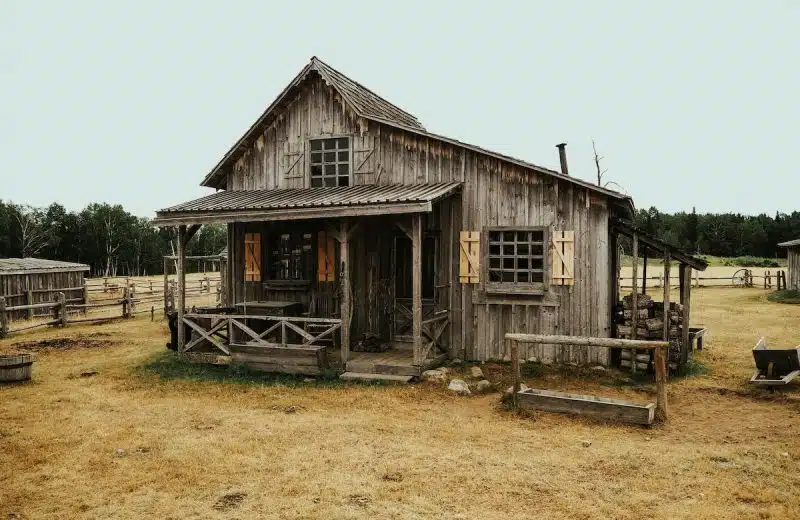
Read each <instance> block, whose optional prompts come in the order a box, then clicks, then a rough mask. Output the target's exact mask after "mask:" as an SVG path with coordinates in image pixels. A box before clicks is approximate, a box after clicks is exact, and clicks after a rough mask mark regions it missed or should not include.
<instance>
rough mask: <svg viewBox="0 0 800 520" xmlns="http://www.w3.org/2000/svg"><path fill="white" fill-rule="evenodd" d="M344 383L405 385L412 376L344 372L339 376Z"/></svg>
mask: <svg viewBox="0 0 800 520" xmlns="http://www.w3.org/2000/svg"><path fill="white" fill-rule="evenodd" d="M339 379H344V380H345V381H383V382H384V383H392V384H400V385H407V384H408V383H410V382H411V380H412V379H414V377H413V376H397V375H392V374H368V373H364V372H345V373H344V374H342V375H340V376H339Z"/></svg>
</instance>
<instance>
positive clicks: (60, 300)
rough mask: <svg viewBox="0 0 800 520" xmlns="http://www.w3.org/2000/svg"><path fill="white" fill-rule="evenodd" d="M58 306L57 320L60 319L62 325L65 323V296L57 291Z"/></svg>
mask: <svg viewBox="0 0 800 520" xmlns="http://www.w3.org/2000/svg"><path fill="white" fill-rule="evenodd" d="M58 308H59V311H60V313H59V315H58V317H59V320H60V321H61V323H60V325H61V326H62V327H64V326H66V325H67V319H68V318H67V296H66V295H65V294H64V293H63V292H60V293H58Z"/></svg>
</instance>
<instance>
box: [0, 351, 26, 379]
mask: <svg viewBox="0 0 800 520" xmlns="http://www.w3.org/2000/svg"><path fill="white" fill-rule="evenodd" d="M32 367H33V355H32V354H10V355H5V356H0V382H2V383H14V382H19V381H27V380H29V379H30V378H31V368H32Z"/></svg>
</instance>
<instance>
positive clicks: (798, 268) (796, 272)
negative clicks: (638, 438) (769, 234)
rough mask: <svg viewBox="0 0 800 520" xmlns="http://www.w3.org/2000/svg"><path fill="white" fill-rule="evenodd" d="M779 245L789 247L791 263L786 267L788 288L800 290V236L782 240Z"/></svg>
mask: <svg viewBox="0 0 800 520" xmlns="http://www.w3.org/2000/svg"><path fill="white" fill-rule="evenodd" d="M778 246H779V247H785V248H787V249H788V253H787V258H788V260H789V265H788V266H787V268H786V288H787V289H791V290H795V291H800V238H798V239H796V240H790V241H788V242H781V243H780V244H778Z"/></svg>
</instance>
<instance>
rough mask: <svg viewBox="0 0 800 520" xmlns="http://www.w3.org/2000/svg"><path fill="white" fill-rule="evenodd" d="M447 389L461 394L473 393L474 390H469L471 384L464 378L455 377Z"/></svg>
mask: <svg viewBox="0 0 800 520" xmlns="http://www.w3.org/2000/svg"><path fill="white" fill-rule="evenodd" d="M447 389H448V390H450V391H451V392H455V393H457V394H459V395H472V392H470V391H469V386H468V385H467V383H466V382H465V381H464V380H463V379H453V380H452V381H450V384H449V385H448V386H447Z"/></svg>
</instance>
